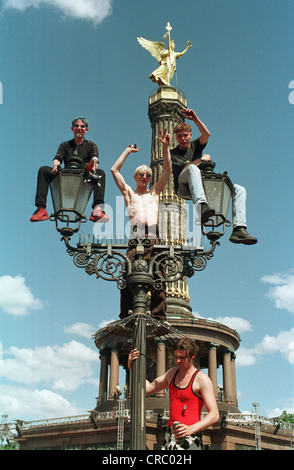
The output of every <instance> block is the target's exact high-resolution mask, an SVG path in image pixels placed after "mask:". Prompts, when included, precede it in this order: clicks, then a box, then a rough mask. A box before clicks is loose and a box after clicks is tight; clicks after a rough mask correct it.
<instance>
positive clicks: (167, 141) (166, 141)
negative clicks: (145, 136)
mask: <svg viewBox="0 0 294 470" xmlns="http://www.w3.org/2000/svg"><path fill="white" fill-rule="evenodd" d="M159 133H160V136H159V137H158V139H159V140H160V142H161V143H162V144H163V145H166V146H168V147H169V145H170V140H171V138H170V135H169V134H168V133H167V129H164V134H163V133H162V130H161V129H159Z"/></svg>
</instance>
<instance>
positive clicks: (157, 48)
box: [137, 23, 192, 86]
mask: <svg viewBox="0 0 294 470" xmlns="http://www.w3.org/2000/svg"><path fill="white" fill-rule="evenodd" d="M166 29H167V33H166V34H165V35H164V36H163V38H162V39H166V38H168V46H167V47H166V46H165V43H164V42H155V41H149V40H148V39H144V38H142V37H140V38H137V39H138V42H139V44H141V46H142V47H144V48H145V49H147V51H149V52H150V54H151V55H152V56H153V57H155V59H157V60H158V62H159V64H160V66H159V67H158V68H157V69H156V70H154V72H152V74H151V75H150V76H149V78H150V80H152V81H153V82H155V83H158V85H159V86H162V85H170V82H171V80H172V78H173V76H174V73H175V71H176V60H177V59H178V58H179V57H181V56H183V55H184V54H185V53H186V52H187V50H188V49H189V48H190V47H191V46H192V43H191V42H190V41H188V42H187V46H186V49H184V50H183V51H182V52H175V50H174V49H175V43H174V41H173V40H172V39H171V37H170V31H171V29H172V27H171V26H170V24H169V23H167V26H166Z"/></svg>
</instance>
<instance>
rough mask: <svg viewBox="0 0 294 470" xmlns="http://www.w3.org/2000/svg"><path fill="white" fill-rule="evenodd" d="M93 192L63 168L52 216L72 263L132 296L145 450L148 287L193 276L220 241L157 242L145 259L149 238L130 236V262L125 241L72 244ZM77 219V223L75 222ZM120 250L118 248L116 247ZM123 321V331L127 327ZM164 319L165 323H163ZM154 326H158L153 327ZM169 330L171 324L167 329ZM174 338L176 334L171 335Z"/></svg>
mask: <svg viewBox="0 0 294 470" xmlns="http://www.w3.org/2000/svg"><path fill="white" fill-rule="evenodd" d="M91 191H92V185H91V184H89V183H88V182H85V176H84V172H83V170H81V169H80V168H74V167H73V166H72V167H68V168H66V169H65V170H61V171H60V172H59V174H58V175H57V177H56V178H54V180H53V182H52V184H51V193H52V199H53V204H54V210H55V213H54V214H53V215H52V216H51V220H55V221H56V229H57V230H58V232H60V233H61V234H62V235H63V237H62V240H63V241H64V243H65V245H66V248H67V252H68V254H69V255H70V256H72V258H73V262H74V264H75V265H76V266H77V267H79V268H84V269H85V271H86V272H87V274H89V275H92V274H96V277H97V278H102V279H104V280H107V281H115V282H117V286H118V288H119V289H124V288H126V287H127V288H128V289H129V290H130V291H132V294H133V313H132V315H129V317H130V320H132V321H133V319H135V321H134V323H133V325H132V328H131V332H132V335H133V347H134V348H136V349H138V350H139V351H140V352H141V354H140V357H139V358H138V359H137V360H136V361H135V362H134V364H133V370H132V383H131V449H132V450H144V449H145V381H146V338H147V335H146V328H147V325H148V324H150V321H151V323H152V317H151V316H150V315H148V314H147V297H146V294H147V292H148V291H150V290H152V288H154V289H161V288H162V286H163V284H165V283H167V282H175V281H177V280H179V279H182V278H183V276H188V277H191V276H192V275H193V274H194V273H195V272H196V271H201V270H203V269H204V268H205V266H206V263H207V260H209V259H211V257H212V256H213V252H214V249H215V247H216V246H217V245H218V244H219V243H218V242H217V240H213V239H211V240H210V243H211V248H210V250H208V251H203V250H202V249H196V250H195V249H193V250H187V249H186V247H185V248H184V247H182V246H176V247H174V246H171V245H160V244H158V245H154V246H153V251H154V253H155V254H154V256H153V258H152V259H151V260H150V261H146V260H144V259H143V258H144V253H145V247H147V246H149V245H150V243H151V241H150V240H149V239H138V240H132V241H130V243H133V245H134V247H135V252H136V253H135V260H134V261H133V263H131V262H130V259H129V258H128V256H127V255H126V254H125V253H123V252H122V251H121V250H120V249H126V247H127V245H116V244H106V245H105V244H102V243H90V242H89V241H84V243H83V242H81V241H80V242H79V243H78V244H77V245H76V246H72V245H71V243H70V239H71V237H72V235H73V234H74V233H76V232H78V230H79V227H80V223H81V222H82V221H84V220H85V219H86V217H85V216H84V215H83V212H84V210H85V208H86V205H87V202H88V200H89V197H90V194H91ZM57 221H61V222H65V223H66V225H65V227H62V228H60V227H58V222H57ZM75 223H77V224H78V226H77V227H72V224H75ZM117 248H120V249H117ZM118 323H119V327H120V328H121V329H123V327H124V325H122V324H121V322H118ZM159 323H161V322H159ZM155 326H156V328H157V326H158V325H155ZM168 330H169V328H168ZM172 336H173V337H174V338H175V337H176V336H177V333H174V334H173V335H172Z"/></svg>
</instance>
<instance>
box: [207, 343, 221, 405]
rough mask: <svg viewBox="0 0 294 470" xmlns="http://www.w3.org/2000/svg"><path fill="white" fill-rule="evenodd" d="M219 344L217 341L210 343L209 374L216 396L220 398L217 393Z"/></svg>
mask: <svg viewBox="0 0 294 470" xmlns="http://www.w3.org/2000/svg"><path fill="white" fill-rule="evenodd" d="M217 346H219V345H218V344H216V343H210V344H209V345H208V376H209V378H210V380H211V381H212V385H213V390H214V396H215V398H216V399H217V400H218V393H217V356H216V348H217Z"/></svg>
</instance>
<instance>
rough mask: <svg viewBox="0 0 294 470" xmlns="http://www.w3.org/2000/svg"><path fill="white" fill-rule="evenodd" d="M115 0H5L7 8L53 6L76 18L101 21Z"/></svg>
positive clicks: (67, 15) (23, 8)
mask: <svg viewBox="0 0 294 470" xmlns="http://www.w3.org/2000/svg"><path fill="white" fill-rule="evenodd" d="M112 1H113V0H79V1H78V2H75V1H73V0H4V1H3V7H4V8H5V9H15V10H18V11H25V10H26V9H27V8H30V7H33V8H40V7H42V6H49V7H53V8H54V9H55V10H57V11H59V12H61V13H62V15H64V16H66V17H70V18H74V19H82V20H90V21H93V22H94V23H96V24H98V23H101V22H102V21H103V20H104V19H105V18H106V17H107V16H110V15H111V13H112Z"/></svg>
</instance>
